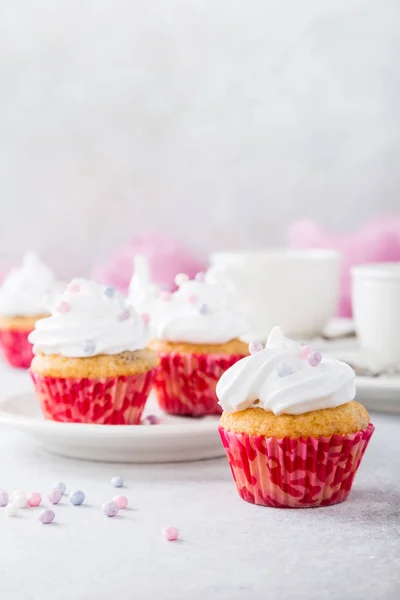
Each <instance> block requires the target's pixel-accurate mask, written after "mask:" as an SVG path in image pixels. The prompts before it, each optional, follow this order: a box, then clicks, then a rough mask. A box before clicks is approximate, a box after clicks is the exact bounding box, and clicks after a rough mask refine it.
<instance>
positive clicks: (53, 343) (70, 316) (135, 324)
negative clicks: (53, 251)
mask: <svg viewBox="0 0 400 600" xmlns="http://www.w3.org/2000/svg"><path fill="white" fill-rule="evenodd" d="M50 312H51V316H50V317H48V318H46V319H41V320H40V321H38V322H37V323H36V327H35V330H34V331H33V332H32V333H31V334H30V335H29V341H30V342H31V343H32V344H33V351H34V353H35V354H38V353H41V354H61V355H62V356H71V357H80V358H82V357H87V356H96V355H98V354H120V353H121V352H125V351H134V350H140V349H142V348H144V347H145V346H146V344H147V342H148V339H149V326H148V324H147V323H146V321H147V319H144V318H142V317H141V316H140V315H138V313H136V311H135V310H134V309H133V308H132V307H131V306H129V304H128V302H127V300H126V298H125V297H124V296H123V295H122V294H120V293H119V292H117V291H116V290H115V288H113V287H106V286H103V285H99V284H98V283H95V282H94V281H88V280H86V279H73V280H72V281H71V283H70V284H69V285H68V286H67V288H66V289H65V291H64V292H63V293H62V294H59V295H58V296H56V297H55V298H54V299H53V302H52V305H51V307H50Z"/></svg>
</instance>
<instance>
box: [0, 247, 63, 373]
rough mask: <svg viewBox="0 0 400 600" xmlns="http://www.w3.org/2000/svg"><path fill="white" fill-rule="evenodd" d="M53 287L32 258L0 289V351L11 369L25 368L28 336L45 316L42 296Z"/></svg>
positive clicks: (45, 270)
mask: <svg viewBox="0 0 400 600" xmlns="http://www.w3.org/2000/svg"><path fill="white" fill-rule="evenodd" d="M55 285H56V280H55V278H54V275H53V273H52V272H51V271H50V270H49V269H48V268H47V267H46V265H44V264H43V263H42V262H41V261H40V260H39V258H38V257H37V256H36V255H35V254H33V253H29V254H27V255H26V256H25V257H24V259H23V263H22V266H21V267H20V268H19V269H14V270H13V271H11V272H10V273H9V274H8V275H7V277H6V278H5V279H4V282H3V284H2V286H1V288H0V347H1V349H2V351H3V354H4V357H5V359H6V360H7V361H8V362H9V363H10V365H12V366H13V367H20V368H24V369H27V368H29V366H30V364H31V361H32V357H33V355H32V345H31V344H30V343H29V341H28V335H29V334H30V332H31V331H33V329H34V327H35V323H36V321H37V320H38V319H42V318H43V317H46V316H47V314H48V313H47V309H46V295H47V294H50V293H51V292H52V291H53V290H54V288H55Z"/></svg>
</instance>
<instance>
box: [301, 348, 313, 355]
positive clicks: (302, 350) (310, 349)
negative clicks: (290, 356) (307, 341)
mask: <svg viewBox="0 0 400 600" xmlns="http://www.w3.org/2000/svg"><path fill="white" fill-rule="evenodd" d="M311 352H312V348H311V346H304V348H302V349H301V351H300V358H307V356H309V354H311Z"/></svg>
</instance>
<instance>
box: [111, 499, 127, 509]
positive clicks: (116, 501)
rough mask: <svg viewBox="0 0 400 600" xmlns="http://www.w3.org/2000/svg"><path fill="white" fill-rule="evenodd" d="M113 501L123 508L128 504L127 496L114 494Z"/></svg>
mask: <svg viewBox="0 0 400 600" xmlns="http://www.w3.org/2000/svg"><path fill="white" fill-rule="evenodd" d="M113 502H115V504H116V505H117V506H118V508H119V509H121V510H124V508H126V507H127V506H128V498H127V497H126V496H115V498H113Z"/></svg>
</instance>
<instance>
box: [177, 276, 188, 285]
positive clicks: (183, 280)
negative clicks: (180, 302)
mask: <svg viewBox="0 0 400 600" xmlns="http://www.w3.org/2000/svg"><path fill="white" fill-rule="evenodd" d="M187 281H189V277H188V275H186V273H178V275H177V276H176V277H175V283H176V285H177V286H178V287H180V286H181V285H183V284H184V283H186V282H187Z"/></svg>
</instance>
